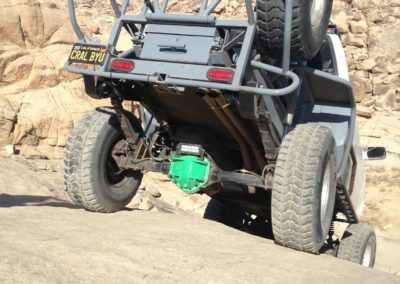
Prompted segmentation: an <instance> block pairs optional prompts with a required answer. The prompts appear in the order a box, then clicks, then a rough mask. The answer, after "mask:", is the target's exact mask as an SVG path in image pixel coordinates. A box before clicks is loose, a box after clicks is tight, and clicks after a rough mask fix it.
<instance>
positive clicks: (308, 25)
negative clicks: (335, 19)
mask: <svg viewBox="0 0 400 284" xmlns="http://www.w3.org/2000/svg"><path fill="white" fill-rule="evenodd" d="M285 2H286V1H285V0H257V25H258V40H259V45H260V47H259V49H260V50H259V51H260V53H261V54H263V55H267V56H269V57H272V58H275V59H280V58H282V55H283V36H284V28H285ZM332 2H333V0H293V15H292V37H291V48H290V51H291V59H292V60H297V61H303V60H309V59H311V58H313V57H314V56H315V55H316V54H317V52H318V51H319V49H320V47H321V44H322V41H323V39H324V37H325V34H326V31H327V29H328V24H329V19H330V16H331V12H332Z"/></svg>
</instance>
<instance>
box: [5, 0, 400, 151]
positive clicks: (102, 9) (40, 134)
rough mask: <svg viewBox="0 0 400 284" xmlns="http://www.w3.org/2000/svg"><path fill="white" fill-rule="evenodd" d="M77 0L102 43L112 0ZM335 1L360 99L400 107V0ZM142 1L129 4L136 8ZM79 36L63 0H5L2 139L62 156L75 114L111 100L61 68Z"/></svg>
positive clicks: (187, 8) (191, 8)
mask: <svg viewBox="0 0 400 284" xmlns="http://www.w3.org/2000/svg"><path fill="white" fill-rule="evenodd" d="M131 2H132V1H131ZM76 3H77V4H76V7H77V15H78V19H79V22H80V24H81V26H82V28H83V30H84V32H85V34H87V35H88V36H89V37H90V36H92V35H95V36H96V37H98V38H99V39H100V40H101V41H102V42H105V41H106V40H107V38H108V33H109V30H110V29H111V24H112V22H113V20H112V19H113V12H112V9H111V7H110V5H109V2H108V1H104V0H103V1H92V0H81V1H76ZM334 3H335V6H334V12H333V16H334V18H335V20H336V22H337V25H338V28H339V30H340V32H341V33H342V40H343V42H344V44H345V45H346V48H345V50H346V56H347V58H348V61H349V63H350V73H351V75H352V76H351V78H352V81H353V84H354V87H355V96H356V100H357V102H359V103H361V104H362V106H363V107H368V114H367V116H371V115H372V113H371V112H373V110H375V109H378V110H386V111H399V110H400V96H399V92H400V77H399V74H400V61H399V57H400V42H399V40H400V34H399V31H400V30H399V29H398V25H399V23H400V5H399V3H398V1H372V2H371V1H353V2H349V1H344V0H342V1H334ZM140 8H141V6H140V5H138V4H137V3H136V2H135V3H134V2H132V3H131V7H130V9H131V10H133V11H134V12H139V10H140ZM168 9H169V12H171V13H196V12H198V10H199V1H197V0H181V1H177V0H171V1H170V3H169V8H168ZM216 13H217V14H219V16H220V17H230V18H231V17H245V16H246V11H245V5H244V1H243V0H239V1H227V0H223V1H221V3H220V5H219V6H218V8H217V9H216ZM75 40H76V38H75V34H74V32H73V31H72V28H71V27H70V23H69V19H68V13H67V6H66V3H58V2H55V1H50V0H38V1H36V0H10V1H3V2H1V3H0V94H1V96H0V146H5V145H8V144H13V145H15V146H16V147H17V148H18V150H19V151H20V152H21V154H23V155H26V156H30V155H44V156H47V157H48V158H60V157H62V153H63V147H64V145H65V140H66V136H67V135H68V133H69V132H70V131H71V129H72V127H73V125H74V124H75V123H76V122H77V120H78V119H79V118H80V117H81V116H82V115H83V114H84V113H85V112H86V111H88V110H89V109H92V108H93V107H95V106H97V105H104V104H108V101H94V100H91V99H90V98H89V97H88V96H86V95H85V94H84V91H83V84H82V81H81V80H80V79H79V78H80V76H77V75H73V74H70V73H67V72H66V71H64V70H63V64H64V62H65V60H66V58H67V56H68V53H69V50H70V48H71V44H72V43H73V42H74V41H75ZM128 44H131V43H130V40H129V38H128V37H126V38H122V39H121V41H120V42H119V44H118V48H122V47H126V46H127V45H128ZM366 102H368V106H366V105H365V103H366ZM371 102H372V103H371ZM363 107H360V109H361V108H363ZM370 110H372V111H370ZM369 113H371V114H369ZM359 114H361V115H365V112H360V111H359Z"/></svg>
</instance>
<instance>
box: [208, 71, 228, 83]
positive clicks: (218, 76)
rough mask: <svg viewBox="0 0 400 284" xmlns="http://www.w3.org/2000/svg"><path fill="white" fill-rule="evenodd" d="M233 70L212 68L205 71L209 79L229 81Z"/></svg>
mask: <svg viewBox="0 0 400 284" xmlns="http://www.w3.org/2000/svg"><path fill="white" fill-rule="evenodd" d="M234 75H235V72H233V71H232V70H230V69H220V68H212V69H210V70H208V72H207V78H208V80H210V81H218V82H231V81H232V80H233V76H234Z"/></svg>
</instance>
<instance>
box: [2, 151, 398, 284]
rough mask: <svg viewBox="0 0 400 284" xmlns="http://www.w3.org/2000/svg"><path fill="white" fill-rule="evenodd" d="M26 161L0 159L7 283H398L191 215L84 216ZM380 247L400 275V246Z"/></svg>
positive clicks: (54, 178) (56, 180)
mask: <svg viewBox="0 0 400 284" xmlns="http://www.w3.org/2000/svg"><path fill="white" fill-rule="evenodd" d="M25 162H26V161H25V160H21V159H17V157H13V158H8V157H2V156H0V168H2V169H3V170H2V171H0V181H1V183H0V220H1V224H2V230H0V240H1V250H0V282H2V283H15V282H21V283H25V282H29V283H31V282H33V283H43V282H52V283H53V282H55V283H59V282H63V283H70V282H72V283H76V282H78V283H80V282H85V283H88V282H89V283H95V282H105V283H137V282H140V283H154V282H162V283H193V282H194V283H264V282H268V283H338V282H346V283H356V282H360V283H385V284H390V283H399V278H397V277H394V276H393V275H389V274H385V273H382V272H380V271H376V270H367V269H364V268H362V267H360V266H358V265H356V264H353V263H348V262H345V261H340V260H338V259H335V258H333V257H331V256H327V255H320V256H315V255H311V254H306V253H301V252H296V251H293V250H290V249H285V248H282V247H279V246H278V245H275V244H273V241H272V240H270V239H264V238H260V237H256V236H252V235H249V234H247V233H244V232H241V231H238V230H235V229H232V228H230V227H227V226H224V225H222V224H219V223H216V222H212V221H208V220H202V219H201V218H198V217H196V216H192V215H188V213H187V212H182V211H178V212H176V211H167V210H164V211H161V212H143V211H139V210H124V211H121V212H118V213H113V214H95V213H92V212H86V211H84V210H83V209H80V208H78V207H77V206H75V205H73V204H71V203H70V202H69V201H66V199H65V198H66V196H65V194H64V192H63V191H62V187H63V185H62V179H61V175H60V174H58V173H50V172H48V171H43V170H39V169H38V168H37V167H36V166H35V164H30V163H25ZM5 184H7V187H4V185H5ZM167 212H168V213H178V214H175V215H172V214H168V213H167ZM393 225H394V226H396V225H395V224H393ZM378 243H379V245H378V255H379V258H378V259H377V266H378V267H379V268H380V269H385V271H388V272H390V273H392V274H397V273H398V271H399V269H400V267H399V263H400V260H399V255H400V250H399V246H394V245H393V244H396V240H393V239H384V238H381V237H379V238H378ZM383 248H385V250H384V249H383ZM385 259H387V260H388V263H389V261H390V263H389V264H391V266H389V267H382V261H383V260H385ZM282 271H286V272H285V273H282Z"/></svg>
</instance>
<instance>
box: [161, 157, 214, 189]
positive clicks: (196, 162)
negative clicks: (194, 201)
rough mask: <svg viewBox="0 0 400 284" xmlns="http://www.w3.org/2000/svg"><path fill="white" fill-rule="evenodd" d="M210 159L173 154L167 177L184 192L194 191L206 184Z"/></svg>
mask: <svg viewBox="0 0 400 284" xmlns="http://www.w3.org/2000/svg"><path fill="white" fill-rule="evenodd" d="M209 172H210V161H209V160H207V158H204V160H201V159H199V157H197V156H189V155H187V156H173V157H172V158H171V167H170V170H169V174H168V176H169V178H170V179H171V181H173V182H174V183H175V184H176V185H177V186H178V187H179V188H180V189H182V191H183V192H185V193H189V194H192V193H196V192H197V191H199V190H200V188H201V187H202V186H204V185H206V184H207V182H208V174H209Z"/></svg>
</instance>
